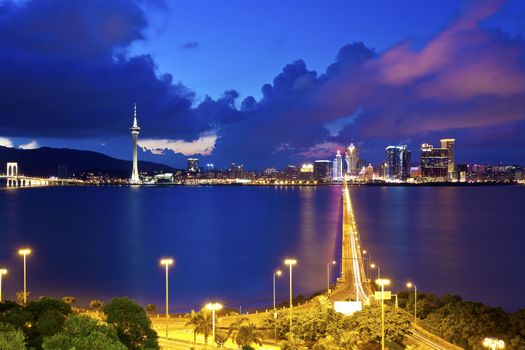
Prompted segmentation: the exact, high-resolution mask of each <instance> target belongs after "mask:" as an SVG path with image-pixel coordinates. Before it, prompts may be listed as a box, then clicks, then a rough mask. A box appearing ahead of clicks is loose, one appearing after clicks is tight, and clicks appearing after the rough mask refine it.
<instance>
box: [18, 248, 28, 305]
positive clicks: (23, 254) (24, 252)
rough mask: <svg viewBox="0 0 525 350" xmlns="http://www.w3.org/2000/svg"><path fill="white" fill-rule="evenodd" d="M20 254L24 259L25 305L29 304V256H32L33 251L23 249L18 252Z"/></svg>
mask: <svg viewBox="0 0 525 350" xmlns="http://www.w3.org/2000/svg"><path fill="white" fill-rule="evenodd" d="M18 254H19V255H22V256H23V257H24V305H26V304H27V264H26V260H27V256H28V255H30V254H31V249H29V248H23V249H19V250H18Z"/></svg>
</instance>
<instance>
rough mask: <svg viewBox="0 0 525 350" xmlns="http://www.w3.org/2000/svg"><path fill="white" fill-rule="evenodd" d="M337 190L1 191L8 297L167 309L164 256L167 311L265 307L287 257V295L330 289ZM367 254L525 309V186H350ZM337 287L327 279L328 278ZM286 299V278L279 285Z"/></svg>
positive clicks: (437, 289)
mask: <svg viewBox="0 0 525 350" xmlns="http://www.w3.org/2000/svg"><path fill="white" fill-rule="evenodd" d="M340 195H341V188H340V187H337V186H325V187H282V188H274V187H242V186H215V187H142V188H130V187H56V188H39V189H21V190H1V191H0V265H4V266H7V268H8V269H9V274H8V275H7V276H5V278H4V297H8V298H13V297H14V293H15V292H16V291H18V290H21V289H22V262H21V259H20V257H19V256H17V254H16V251H17V249H18V248H19V247H21V246H23V245H29V246H31V247H32V248H33V254H32V255H31V256H30V257H29V258H28V289H29V290H30V291H31V298H37V297H38V296H41V295H51V296H55V297H61V296H65V295H72V296H75V297H76V298H77V300H78V303H79V304H85V303H87V302H88V301H89V300H91V299H103V300H109V299H110V298H111V297H114V296H128V297H131V298H133V299H136V300H137V301H139V302H140V303H142V304H147V303H154V304H156V305H157V306H158V307H159V308H160V307H161V305H163V301H164V271H163V269H162V267H160V266H159V258H160V257H163V256H172V257H174V258H175V260H176V262H175V266H174V267H173V268H171V269H170V301H171V307H170V309H171V311H187V310H190V309H192V308H199V307H200V306H202V305H203V304H204V303H205V302H208V301H210V300H219V301H221V302H223V303H225V305H226V306H228V307H231V308H235V309H238V308H239V306H242V307H243V308H244V309H246V308H248V307H251V306H255V305H261V304H266V305H270V304H271V302H272V272H273V271H274V270H275V269H277V268H284V266H283V265H282V260H283V258H285V257H287V256H293V257H295V258H297V260H298V265H297V267H296V268H295V270H294V290H295V292H296V294H298V293H301V294H303V295H308V294H309V293H313V292H315V291H318V290H321V289H323V288H325V286H326V263H327V262H329V261H331V260H332V259H333V258H336V259H337V258H340V242H339V240H340V231H341V229H340V226H341V205H342V203H341V198H340ZM351 195H352V198H353V203H354V209H355V213H356V217H357V224H358V226H359V228H360V232H361V238H362V241H363V247H364V248H365V249H367V250H369V251H371V253H372V258H373V260H374V261H375V262H377V263H379V265H380V266H381V270H382V271H381V272H382V274H383V275H384V276H388V277H391V278H392V279H393V281H394V282H395V283H394V288H396V289H402V288H403V286H404V283H405V282H406V280H407V279H412V280H414V281H415V282H416V284H417V285H418V289H419V290H421V291H429V292H434V293H437V294H444V293H455V294H460V295H462V296H463V297H464V298H465V299H468V300H475V301H482V302H484V303H487V304H490V305H494V306H502V307H504V308H505V309H507V310H511V311H512V310H515V309H518V308H520V307H524V306H525V301H523V300H521V299H520V298H521V296H522V295H525V281H524V280H523V276H524V275H525V259H524V256H525V255H524V254H525V237H524V236H523V235H524V233H525V229H524V227H525V216H524V215H523V213H525V187H514V186H512V187H510V186H501V187H475V188H474V187H439V188H436V187H352V189H351ZM333 277H335V275H334V276H333ZM277 292H278V301H284V300H286V297H287V293H288V274H287V273H284V274H283V276H282V277H281V278H280V279H279V280H278V285H277Z"/></svg>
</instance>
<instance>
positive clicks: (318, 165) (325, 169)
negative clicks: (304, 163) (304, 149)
mask: <svg viewBox="0 0 525 350" xmlns="http://www.w3.org/2000/svg"><path fill="white" fill-rule="evenodd" d="M314 179H316V180H318V181H330V161H329V160H324V159H323V160H316V161H315V162H314Z"/></svg>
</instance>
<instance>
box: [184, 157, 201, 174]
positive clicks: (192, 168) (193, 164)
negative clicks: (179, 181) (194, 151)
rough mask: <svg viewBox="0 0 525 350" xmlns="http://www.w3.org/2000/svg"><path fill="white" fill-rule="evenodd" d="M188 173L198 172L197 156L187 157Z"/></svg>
mask: <svg viewBox="0 0 525 350" xmlns="http://www.w3.org/2000/svg"><path fill="white" fill-rule="evenodd" d="M186 170H188V172H189V173H198V172H199V159H198V158H188V167H187V168H186Z"/></svg>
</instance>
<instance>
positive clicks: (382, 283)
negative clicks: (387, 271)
mask: <svg viewBox="0 0 525 350" xmlns="http://www.w3.org/2000/svg"><path fill="white" fill-rule="evenodd" d="M375 282H376V284H377V285H378V286H381V287H384V286H388V285H390V280H389V279H386V278H379V279H377V280H376V281H375Z"/></svg>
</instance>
